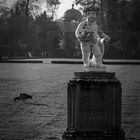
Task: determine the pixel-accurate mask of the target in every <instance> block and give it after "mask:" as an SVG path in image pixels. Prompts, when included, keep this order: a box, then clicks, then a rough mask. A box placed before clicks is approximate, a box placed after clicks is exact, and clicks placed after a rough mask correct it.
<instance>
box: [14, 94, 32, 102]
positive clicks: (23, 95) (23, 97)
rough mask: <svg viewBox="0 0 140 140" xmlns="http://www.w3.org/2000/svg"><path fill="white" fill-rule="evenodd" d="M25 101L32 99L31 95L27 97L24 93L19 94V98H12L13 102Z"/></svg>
mask: <svg viewBox="0 0 140 140" xmlns="http://www.w3.org/2000/svg"><path fill="white" fill-rule="evenodd" d="M27 99H32V96H31V95H28V94H26V93H21V94H20V95H19V96H17V97H15V98H14V101H19V100H21V101H25V100H27Z"/></svg>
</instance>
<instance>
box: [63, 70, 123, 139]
mask: <svg viewBox="0 0 140 140" xmlns="http://www.w3.org/2000/svg"><path fill="white" fill-rule="evenodd" d="M67 94H68V102H67V103H68V104H67V107H68V118H67V119H68V128H67V129H66V131H65V132H64V135H63V140H124V139H125V134H124V131H123V130H122V128H121V97H122V88H121V83H120V81H119V80H118V79H117V78H116V76H115V73H112V72H101V71H100V72H97V71H96V72H94V71H92V72H75V73H74V78H73V79H72V80H70V81H69V83H68V93H67Z"/></svg>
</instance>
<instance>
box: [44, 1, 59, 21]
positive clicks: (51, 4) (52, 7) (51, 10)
mask: <svg viewBox="0 0 140 140" xmlns="http://www.w3.org/2000/svg"><path fill="white" fill-rule="evenodd" d="M59 5H60V1H59V0H47V4H46V7H47V15H48V16H49V17H51V18H52V19H54V17H55V13H56V11H57V9H58V7H59Z"/></svg>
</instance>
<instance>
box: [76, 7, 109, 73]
mask: <svg viewBox="0 0 140 140" xmlns="http://www.w3.org/2000/svg"><path fill="white" fill-rule="evenodd" d="M98 11H99V9H98V8H97V7H94V6H89V7H86V8H85V9H84V11H83V12H84V13H85V15H86V17H87V18H86V20H85V21H82V22H81V23H80V24H79V25H78V27H77V29H76V32H75V35H76V37H77V38H78V40H79V41H80V46H81V51H82V60H83V63H84V71H96V70H99V71H106V67H105V66H104V65H103V63H102V59H103V55H104V41H109V40H110V37H109V36H108V35H106V34H105V33H103V32H102V31H101V28H100V26H99V25H98V24H97V16H98ZM91 54H93V56H92V58H90V56H91Z"/></svg>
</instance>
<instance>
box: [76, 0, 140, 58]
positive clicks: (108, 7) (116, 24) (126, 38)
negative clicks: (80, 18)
mask: <svg viewBox="0 0 140 140" xmlns="http://www.w3.org/2000/svg"><path fill="white" fill-rule="evenodd" d="M75 3H76V4H79V5H80V6H81V9H83V8H84V7H85V6H87V5H93V6H98V7H99V8H100V14H99V15H100V16H99V18H100V21H101V23H102V28H103V30H104V31H105V32H108V34H109V35H110V36H111V42H110V53H109V54H108V56H109V57H110V58H111V57H112V58H114V56H119V57H120V58H140V57H139V53H140V15H139V14H140V8H139V7H140V0H75ZM113 50H114V51H113ZM110 54H112V56H111V55H110Z"/></svg>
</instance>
